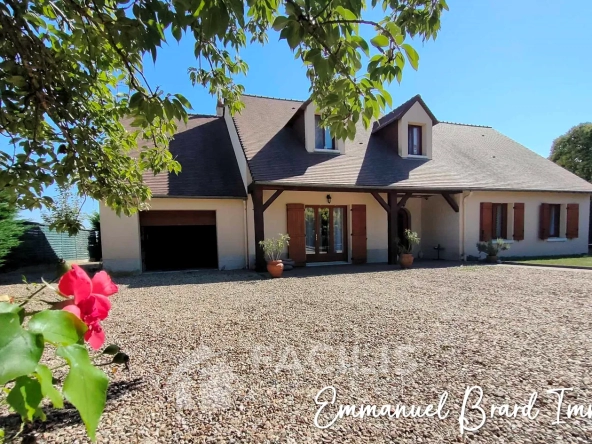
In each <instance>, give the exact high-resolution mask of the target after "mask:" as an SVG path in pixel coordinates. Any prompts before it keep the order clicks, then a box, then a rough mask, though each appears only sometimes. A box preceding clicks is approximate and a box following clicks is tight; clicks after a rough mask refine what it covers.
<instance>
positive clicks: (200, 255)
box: [140, 211, 218, 271]
mask: <svg viewBox="0 0 592 444" xmlns="http://www.w3.org/2000/svg"><path fill="white" fill-rule="evenodd" d="M140 228H141V232H142V261H143V268H144V270H145V271H166V270H191V269H199V268H218V252H217V243H216V212H215V211H142V212H140Z"/></svg>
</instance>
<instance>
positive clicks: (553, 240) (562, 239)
mask: <svg viewBox="0 0 592 444" xmlns="http://www.w3.org/2000/svg"><path fill="white" fill-rule="evenodd" d="M547 242H567V237H550V238H548V239H547Z"/></svg>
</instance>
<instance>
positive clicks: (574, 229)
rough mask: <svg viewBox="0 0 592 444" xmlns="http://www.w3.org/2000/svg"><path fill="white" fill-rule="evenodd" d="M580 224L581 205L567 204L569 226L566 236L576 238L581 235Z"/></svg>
mask: <svg viewBox="0 0 592 444" xmlns="http://www.w3.org/2000/svg"><path fill="white" fill-rule="evenodd" d="M579 225H580V205H579V204H567V227H566V233H565V237H567V238H568V239H576V238H577V237H578V235H579V229H580V227H579Z"/></svg>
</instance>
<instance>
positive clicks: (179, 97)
mask: <svg viewBox="0 0 592 444" xmlns="http://www.w3.org/2000/svg"><path fill="white" fill-rule="evenodd" d="M175 97H176V98H177V99H178V100H179V102H181V103H182V104H183V106H184V107H185V108H189V109H192V108H191V103H189V100H187V99H186V98H185V96H183V95H182V94H175Z"/></svg>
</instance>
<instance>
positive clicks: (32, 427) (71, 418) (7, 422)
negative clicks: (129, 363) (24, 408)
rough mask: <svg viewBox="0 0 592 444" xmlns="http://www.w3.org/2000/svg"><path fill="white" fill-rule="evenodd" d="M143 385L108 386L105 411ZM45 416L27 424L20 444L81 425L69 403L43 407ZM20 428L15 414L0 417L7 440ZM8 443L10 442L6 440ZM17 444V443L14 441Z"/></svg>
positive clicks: (120, 383) (139, 381)
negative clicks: (112, 402) (59, 407)
mask: <svg viewBox="0 0 592 444" xmlns="http://www.w3.org/2000/svg"><path fill="white" fill-rule="evenodd" d="M143 384H144V381H143V380H142V378H136V379H132V380H130V381H117V382H113V383H111V384H109V389H108V391H107V404H106V406H105V410H107V409H108V408H109V401H112V400H114V399H117V398H119V397H120V396H123V395H125V394H126V393H129V392H132V391H134V390H137V389H138V388H140V387H141V386H142V385H143ZM44 411H45V414H46V415H47V420H46V421H45V422H42V421H39V420H37V421H35V422H34V423H33V424H28V425H27V426H26V427H25V429H24V431H23V433H21V434H20V435H19V437H18V439H22V443H35V442H37V440H36V438H35V434H37V433H45V432H51V431H52V430H57V429H63V428H64V427H70V426H74V425H77V424H80V423H82V419H81V418H80V414H79V413H78V411H77V410H76V409H75V408H74V406H73V405H72V404H70V403H69V402H64V408H63V409H54V408H52V407H45V409H44ZM20 426H21V419H20V416H19V415H17V414H14V413H13V414H9V415H6V416H0V429H4V432H5V434H6V437H7V438H10V437H13V436H14V435H16V434H17V433H18V431H19V429H20ZM8 442H11V441H10V440H8ZM16 442H18V441H16Z"/></svg>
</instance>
